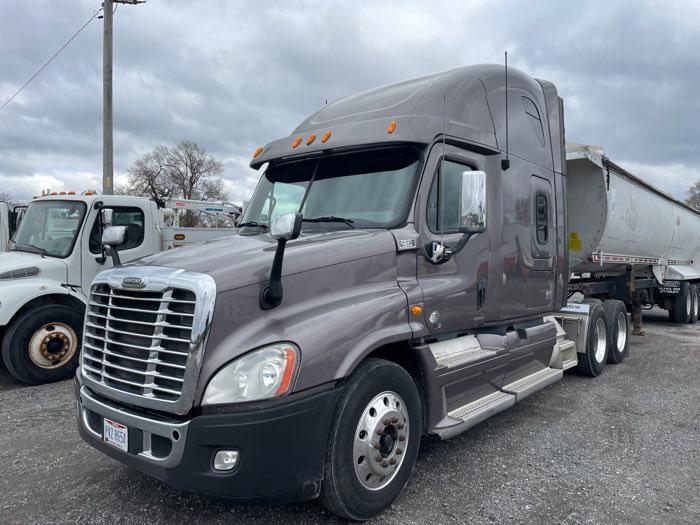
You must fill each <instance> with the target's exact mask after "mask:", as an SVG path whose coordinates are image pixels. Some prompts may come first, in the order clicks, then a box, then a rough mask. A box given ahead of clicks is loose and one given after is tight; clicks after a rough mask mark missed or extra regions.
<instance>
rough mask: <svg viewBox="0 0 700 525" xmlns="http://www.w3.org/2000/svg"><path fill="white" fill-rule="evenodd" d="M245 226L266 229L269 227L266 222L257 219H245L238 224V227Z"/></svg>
mask: <svg viewBox="0 0 700 525" xmlns="http://www.w3.org/2000/svg"><path fill="white" fill-rule="evenodd" d="M246 226H248V227H250V228H264V229H266V230H267V229H269V226H268V225H267V224H265V223H263V222H257V221H246V222H242V223H241V224H239V225H238V227H239V228H245V227H246Z"/></svg>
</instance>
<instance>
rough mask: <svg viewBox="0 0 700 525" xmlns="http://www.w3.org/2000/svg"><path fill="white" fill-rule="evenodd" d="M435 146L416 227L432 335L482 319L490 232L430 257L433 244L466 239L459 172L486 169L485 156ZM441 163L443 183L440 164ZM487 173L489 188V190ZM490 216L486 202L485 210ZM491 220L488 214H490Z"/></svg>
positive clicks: (486, 296) (454, 243)
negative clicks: (446, 254) (439, 259)
mask: <svg viewBox="0 0 700 525" xmlns="http://www.w3.org/2000/svg"><path fill="white" fill-rule="evenodd" d="M444 148H445V149H444V154H443V145H442V144H436V145H435V146H433V148H432V151H431V154H430V156H429V158H428V162H427V164H426V167H425V172H424V175H423V178H422V181H421V189H420V192H419V197H418V199H419V200H418V205H417V213H416V217H415V220H416V228H417V230H418V231H419V233H420V242H421V244H422V246H423V250H419V251H418V260H417V276H418V281H419V283H420V285H421V288H422V289H423V295H424V298H425V300H424V309H423V310H424V315H425V318H426V325H427V327H428V329H429V330H430V331H431V332H432V333H434V334H440V333H447V332H454V331H459V330H465V329H468V328H471V327H475V326H478V325H479V324H481V323H482V321H483V320H484V312H485V309H486V305H487V304H488V302H489V300H490V296H489V293H488V289H489V280H490V279H489V262H490V261H489V258H490V253H489V235H488V234H487V233H476V234H472V235H470V236H469V239H468V241H467V242H466V245H465V246H464V247H463V248H462V249H461V250H460V251H459V252H458V253H455V254H453V255H452V256H451V257H450V258H449V259H448V260H447V261H446V262H443V263H441V264H435V263H433V262H431V261H430V260H429V258H428V256H429V254H430V253H431V250H432V244H433V243H440V244H443V245H446V246H450V247H453V248H454V247H456V246H457V245H458V244H459V242H460V240H462V239H463V238H464V235H465V234H464V233H462V232H460V231H459V229H458V228H459V225H460V220H461V217H460V195H461V194H460V186H459V184H460V177H461V176H462V174H463V173H464V172H471V171H474V172H478V171H484V170H485V169H486V158H485V157H484V156H483V155H480V154H477V153H473V152H469V151H465V150H462V149H460V148H456V147H453V146H450V145H446V146H444ZM441 166H442V168H443V178H442V182H441V184H442V188H440V177H439V176H438V175H439V169H440V167H441ZM490 186H491V185H490V183H489V181H488V177H487V180H486V192H487V194H488V192H489V191H490V189H491V188H490ZM484 213H485V214H486V215H487V216H488V213H489V210H488V207H486V209H485V210H484ZM487 222H488V217H487Z"/></svg>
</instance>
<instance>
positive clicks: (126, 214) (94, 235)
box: [90, 206, 144, 253]
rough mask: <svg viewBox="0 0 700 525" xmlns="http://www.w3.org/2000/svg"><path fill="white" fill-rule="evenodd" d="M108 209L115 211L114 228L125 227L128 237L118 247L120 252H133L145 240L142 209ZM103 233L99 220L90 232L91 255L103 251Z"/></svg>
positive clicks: (109, 207)
mask: <svg viewBox="0 0 700 525" xmlns="http://www.w3.org/2000/svg"><path fill="white" fill-rule="evenodd" d="M106 208H107V209H110V210H113V211H114V215H113V216H112V225H113V226H125V227H126V235H125V236H124V243H123V244H122V245H121V246H118V247H117V248H118V250H119V251H124V250H131V249H133V248H137V247H139V246H141V245H142V244H143V238H144V215H143V210H141V208H132V207H117V206H114V207H112V206H106ZM101 238H102V232H101V231H100V221H99V218H96V219H95V223H94V224H93V226H92V231H91V232H90V253H100V252H101V250H102V243H101Z"/></svg>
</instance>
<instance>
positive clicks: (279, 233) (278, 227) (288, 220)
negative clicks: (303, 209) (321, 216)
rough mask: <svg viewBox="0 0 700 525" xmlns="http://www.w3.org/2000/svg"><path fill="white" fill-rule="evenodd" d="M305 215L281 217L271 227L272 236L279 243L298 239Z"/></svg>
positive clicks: (294, 214) (286, 214)
mask: <svg viewBox="0 0 700 525" xmlns="http://www.w3.org/2000/svg"><path fill="white" fill-rule="evenodd" d="M302 218H303V215H302V214H301V213H285V214H284V215H280V216H279V217H277V218H276V219H275V220H274V221H272V226H271V227H270V236H271V237H272V238H273V239H277V240H278V241H279V240H281V239H285V240H287V241H289V240H292V239H296V238H297V237H299V233H301V223H302Z"/></svg>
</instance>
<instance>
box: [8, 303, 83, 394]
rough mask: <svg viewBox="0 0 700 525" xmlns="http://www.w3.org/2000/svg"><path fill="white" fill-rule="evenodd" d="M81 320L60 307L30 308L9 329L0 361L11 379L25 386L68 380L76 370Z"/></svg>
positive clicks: (69, 310)
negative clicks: (25, 384)
mask: <svg viewBox="0 0 700 525" xmlns="http://www.w3.org/2000/svg"><path fill="white" fill-rule="evenodd" d="M82 336H83V318H82V316H81V315H80V313H79V312H77V311H75V310H74V309H72V308H69V307H67V306H62V305H57V304H53V305H48V306H39V307H36V308H31V309H29V310H27V311H26V312H24V313H23V314H22V315H20V316H19V317H18V318H17V319H16V320H15V321H14V322H13V323H12V325H11V326H10V328H9V330H8V331H7V333H6V334H5V338H4V339H3V343H2V359H3V361H4V363H5V366H6V367H7V370H8V372H10V374H12V376H13V377H14V378H15V379H17V380H19V381H22V382H24V383H27V384H29V385H40V384H43V383H52V382H54V381H60V380H62V379H66V378H69V377H71V376H72V375H73V373H74V372H75V369H76V368H77V366H78V355H79V353H80V352H79V347H80V342H81V340H82Z"/></svg>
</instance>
